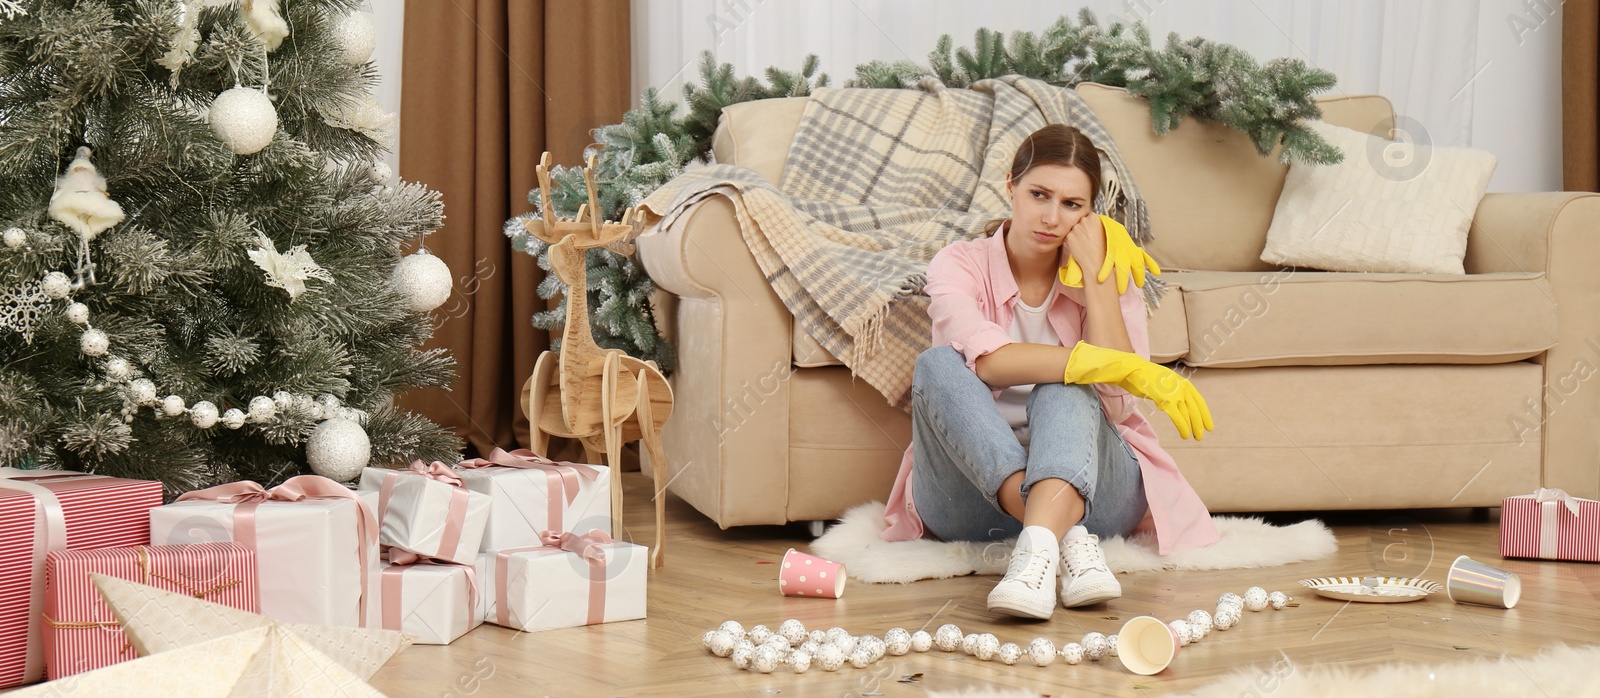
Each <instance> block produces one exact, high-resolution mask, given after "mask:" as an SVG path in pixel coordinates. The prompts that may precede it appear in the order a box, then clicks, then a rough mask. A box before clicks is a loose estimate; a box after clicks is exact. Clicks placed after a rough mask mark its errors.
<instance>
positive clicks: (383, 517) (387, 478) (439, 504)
mask: <svg viewBox="0 0 1600 698" xmlns="http://www.w3.org/2000/svg"><path fill="white" fill-rule="evenodd" d="M438 467H439V468H440V469H442V470H444V471H445V472H446V473H448V475H447V477H450V478H454V479H458V480H459V478H455V474H454V471H451V470H450V469H449V468H446V467H445V466H443V465H439V466H438ZM358 489H360V490H361V491H362V498H363V499H366V500H367V501H368V502H369V503H370V504H371V505H372V507H373V509H372V511H373V513H374V514H375V515H376V516H377V517H378V527H379V542H381V543H383V544H384V545H391V546H394V547H396V548H400V549H402V550H409V551H411V552H414V553H416V554H418V555H424V556H427V557H431V558H434V559H437V560H446V561H449V562H455V563H460V564H464V565H470V564H472V563H473V562H474V561H476V560H477V557H478V551H479V550H480V549H481V547H480V546H481V545H482V543H483V531H484V527H485V526H487V525H488V523H489V505H490V503H491V502H492V501H494V500H493V498H492V497H490V496H489V495H486V494H480V493H478V492H473V491H471V490H469V489H466V488H465V487H457V486H455V485H452V484H450V483H449V482H445V481H441V480H438V479H433V478H432V477H429V476H428V475H425V474H423V472H422V471H418V470H416V469H413V470H391V469H388V468H366V469H363V470H362V471H361V484H360V487H359V488H358ZM367 493H375V494H376V495H377V496H376V498H375V499H374V498H372V497H369V496H368V494H367ZM385 495H387V497H385Z"/></svg>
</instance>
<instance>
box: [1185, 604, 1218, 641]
mask: <svg viewBox="0 0 1600 698" xmlns="http://www.w3.org/2000/svg"><path fill="white" fill-rule="evenodd" d="M1187 620H1188V621H1189V627H1190V628H1192V629H1194V634H1195V638H1196V639H1204V638H1205V636H1206V635H1207V634H1209V633H1210V632H1211V625H1212V621H1211V614H1210V613H1206V612H1205V611H1202V610H1200V609H1198V608H1197V609H1195V610H1193V611H1190V612H1189V617H1188V618H1187Z"/></svg>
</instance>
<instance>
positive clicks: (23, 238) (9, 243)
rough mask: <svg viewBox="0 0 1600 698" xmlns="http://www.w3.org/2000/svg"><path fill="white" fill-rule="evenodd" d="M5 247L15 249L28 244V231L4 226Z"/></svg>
mask: <svg viewBox="0 0 1600 698" xmlns="http://www.w3.org/2000/svg"><path fill="white" fill-rule="evenodd" d="M5 240H6V247H9V248H11V249H13V250H14V249H17V248H18V247H21V246H23V245H26V244H28V232H27V231H25V230H23V229H21V228H6V232H5Z"/></svg>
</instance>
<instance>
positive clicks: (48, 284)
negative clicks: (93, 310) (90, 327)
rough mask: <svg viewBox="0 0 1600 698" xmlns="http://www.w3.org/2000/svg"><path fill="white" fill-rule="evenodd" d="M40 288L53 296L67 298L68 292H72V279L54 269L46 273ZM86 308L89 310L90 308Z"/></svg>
mask: <svg viewBox="0 0 1600 698" xmlns="http://www.w3.org/2000/svg"><path fill="white" fill-rule="evenodd" d="M39 289H40V290H42V291H44V295H46V296H49V297H51V298H56V299H60V298H66V297H67V294H69V293H72V279H69V278H67V275H66V274H63V273H61V272H59V271H53V272H50V273H48V274H45V275H44V280H43V281H40V282H39ZM84 310H85V311H86V312H87V311H88V308H84ZM85 317H87V314H86V315H85Z"/></svg>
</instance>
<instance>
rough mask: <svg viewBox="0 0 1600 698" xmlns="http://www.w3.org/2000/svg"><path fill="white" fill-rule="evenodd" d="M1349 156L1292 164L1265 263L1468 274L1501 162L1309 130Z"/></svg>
mask: <svg viewBox="0 0 1600 698" xmlns="http://www.w3.org/2000/svg"><path fill="white" fill-rule="evenodd" d="M1307 125H1308V126H1309V127H1310V128H1311V129H1313V130H1314V131H1316V133H1317V134H1318V135H1320V136H1322V138H1323V139H1324V140H1326V141H1328V142H1329V143H1331V144H1332V145H1334V146H1335V147H1337V148H1339V149H1340V150H1341V151H1343V152H1344V162H1341V163H1339V164H1337V165H1302V164H1298V163H1296V164H1292V165H1290V166H1289V175H1288V178H1287V179H1286V180H1285V181H1284V184H1283V194H1281V195H1280V196H1279V197H1278V207H1277V209H1276V210H1274V211H1273V214H1272V226H1271V227H1270V228H1268V229H1267V246H1266V249H1264V250H1262V251H1261V261H1263V262H1269V263H1273V264H1284V265H1289V266H1295V267H1309V268H1313V269H1326V270H1328V271H1371V272H1401V273H1419V274H1462V273H1465V269H1463V267H1462V262H1461V261H1462V259H1463V258H1464V257H1465V256H1466V253H1467V229H1468V228H1469V227H1471V225H1472V215H1473V213H1474V212H1475V211H1477V210H1478V201H1479V200H1480V199H1482V198H1483V192H1484V189H1486V188H1487V187H1488V186H1489V176H1490V175H1492V174H1494V165H1495V158H1494V155H1493V154H1491V153H1488V152H1486V151H1482V150H1474V149H1471V148H1444V147H1430V146H1424V145H1415V144H1406V143H1402V142H1397V141H1389V140H1385V139H1382V138H1378V137H1376V136H1372V135H1370V134H1366V133H1362V132H1360V131H1356V130H1353V129H1348V128H1343V127H1340V126H1333V125H1330V124H1327V123H1323V122H1321V121H1312V122H1308V124H1307Z"/></svg>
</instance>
